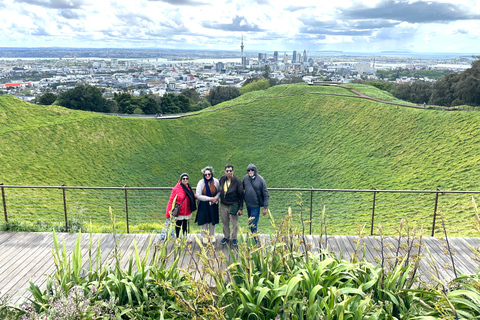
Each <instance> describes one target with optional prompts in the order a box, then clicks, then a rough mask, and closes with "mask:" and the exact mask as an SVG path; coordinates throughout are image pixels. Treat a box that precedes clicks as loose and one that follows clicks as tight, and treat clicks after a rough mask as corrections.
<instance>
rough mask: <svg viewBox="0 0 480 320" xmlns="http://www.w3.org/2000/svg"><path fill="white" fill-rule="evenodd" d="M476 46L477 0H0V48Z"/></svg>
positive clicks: (479, 41) (457, 49) (472, 49)
mask: <svg viewBox="0 0 480 320" xmlns="http://www.w3.org/2000/svg"><path fill="white" fill-rule="evenodd" d="M242 37H243V42H244V46H245V51H256V52H265V53H267V52H273V51H279V52H283V51H292V50H297V51H300V52H303V50H307V51H308V52H315V51H343V52H384V51H410V52H447V53H449V52H451V53H453V52H454V53H476V52H480V1H478V0H446V1H422V0H420V1H409V0H378V1H376V0H334V1H330V0H302V1H298V0H297V1H295V0H290V1H284V0H226V1H222V0H215V1H207V0H0V47H29V48H31V47H72V48H73V47H74V48H166V49H198V50H240V43H241V41H242Z"/></svg>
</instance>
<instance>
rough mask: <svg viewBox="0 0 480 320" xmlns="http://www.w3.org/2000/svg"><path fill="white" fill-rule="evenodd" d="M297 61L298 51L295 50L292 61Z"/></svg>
mask: <svg viewBox="0 0 480 320" xmlns="http://www.w3.org/2000/svg"><path fill="white" fill-rule="evenodd" d="M295 62H297V51H296V50H293V56H292V63H295Z"/></svg>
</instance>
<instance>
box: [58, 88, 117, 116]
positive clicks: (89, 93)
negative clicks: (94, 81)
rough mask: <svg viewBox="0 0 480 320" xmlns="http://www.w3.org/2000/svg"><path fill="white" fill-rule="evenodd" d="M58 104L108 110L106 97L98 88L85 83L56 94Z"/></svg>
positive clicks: (89, 109)
mask: <svg viewBox="0 0 480 320" xmlns="http://www.w3.org/2000/svg"><path fill="white" fill-rule="evenodd" d="M58 104H59V105H60V106H62V107H65V108H69V109H75V110H84V111H95V112H108V110H107V107H106V99H105V98H104V97H103V96H102V92H101V91H100V89H98V88H97V87H94V86H90V85H86V84H81V85H78V86H76V87H75V88H73V89H70V90H67V91H65V92H62V93H61V94H60V95H59V96H58Z"/></svg>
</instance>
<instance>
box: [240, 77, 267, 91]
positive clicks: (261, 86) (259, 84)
mask: <svg viewBox="0 0 480 320" xmlns="http://www.w3.org/2000/svg"><path fill="white" fill-rule="evenodd" d="M269 87H270V81H269V79H265V78H263V79H260V80H257V81H255V82H251V83H249V84H248V85H246V86H243V87H241V88H240V89H239V92H240V94H245V93H247V92H250V91H259V90H265V89H268V88H269Z"/></svg>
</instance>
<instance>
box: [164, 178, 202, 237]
mask: <svg viewBox="0 0 480 320" xmlns="http://www.w3.org/2000/svg"><path fill="white" fill-rule="evenodd" d="M188 179H189V176H188V174H187V173H182V174H181V175H180V181H178V183H177V184H176V185H175V187H173V189H172V193H171V194H170V199H169V200H168V205H167V211H166V213H165V214H166V216H167V222H169V221H170V213H171V212H172V206H173V199H175V197H177V198H176V200H175V202H176V203H181V204H182V206H181V207H180V210H179V214H178V217H176V218H175V220H176V223H175V234H176V236H177V238H178V237H179V236H180V229H181V230H182V231H183V235H184V236H186V235H187V223H188V220H190V218H191V216H192V212H193V211H195V210H197V205H196V202H195V198H196V197H195V194H194V193H193V191H192V187H190V184H189V183H188ZM187 242H188V243H190V242H191V239H187Z"/></svg>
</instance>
